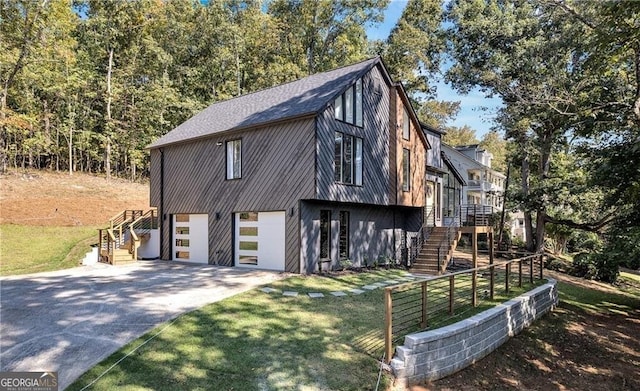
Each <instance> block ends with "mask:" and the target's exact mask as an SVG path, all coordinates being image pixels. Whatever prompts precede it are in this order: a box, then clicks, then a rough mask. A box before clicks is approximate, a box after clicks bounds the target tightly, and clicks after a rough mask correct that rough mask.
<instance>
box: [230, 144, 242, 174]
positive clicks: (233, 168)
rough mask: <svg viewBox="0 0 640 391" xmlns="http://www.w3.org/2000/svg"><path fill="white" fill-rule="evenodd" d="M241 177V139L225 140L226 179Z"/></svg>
mask: <svg viewBox="0 0 640 391" xmlns="http://www.w3.org/2000/svg"><path fill="white" fill-rule="evenodd" d="M239 178H242V140H232V141H227V179H239Z"/></svg>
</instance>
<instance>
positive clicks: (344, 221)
mask: <svg viewBox="0 0 640 391" xmlns="http://www.w3.org/2000/svg"><path fill="white" fill-rule="evenodd" d="M338 219H339V220H338V221H339V224H340V227H339V228H338V259H339V260H343V259H350V250H351V249H350V245H351V243H350V242H351V240H350V237H349V235H350V232H349V229H350V225H351V213H350V212H349V211H346V210H341V211H340V212H339V216H338ZM343 233H344V242H343V240H342V239H343ZM343 249H344V252H343ZM343 254H345V256H343Z"/></svg>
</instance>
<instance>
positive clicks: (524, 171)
mask: <svg viewBox="0 0 640 391" xmlns="http://www.w3.org/2000/svg"><path fill="white" fill-rule="evenodd" d="M520 172H521V177H522V194H523V195H524V197H525V198H527V197H528V196H529V173H530V169H529V155H528V154H527V153H526V152H525V154H524V158H523V159H522V166H521V171H520ZM524 232H525V235H524V236H525V239H526V246H527V250H529V251H532V250H533V246H534V245H533V223H532V218H531V212H529V211H527V210H525V211H524Z"/></svg>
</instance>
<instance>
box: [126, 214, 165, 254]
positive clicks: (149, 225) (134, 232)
mask: <svg viewBox="0 0 640 391" xmlns="http://www.w3.org/2000/svg"><path fill="white" fill-rule="evenodd" d="M157 228H158V212H157V210H155V209H150V210H148V211H147V212H146V213H145V214H143V215H142V216H140V217H138V218H137V219H136V220H134V221H133V222H132V223H131V224H129V235H130V236H131V250H130V251H131V253H132V255H133V259H136V260H137V259H138V248H140V246H141V245H142V240H143V239H145V238H146V240H148V239H149V237H150V235H151V230H152V229H157Z"/></svg>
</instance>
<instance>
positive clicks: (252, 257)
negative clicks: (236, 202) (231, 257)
mask: <svg viewBox="0 0 640 391" xmlns="http://www.w3.org/2000/svg"><path fill="white" fill-rule="evenodd" d="M235 220H236V224H235V231H236V232H235V235H234V237H235V251H234V254H235V264H236V266H238V267H251V268H257V269H268V270H284V259H285V258H284V247H285V246H284V245H285V234H284V224H285V212H243V213H236V214H235Z"/></svg>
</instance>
